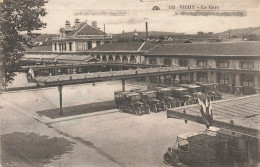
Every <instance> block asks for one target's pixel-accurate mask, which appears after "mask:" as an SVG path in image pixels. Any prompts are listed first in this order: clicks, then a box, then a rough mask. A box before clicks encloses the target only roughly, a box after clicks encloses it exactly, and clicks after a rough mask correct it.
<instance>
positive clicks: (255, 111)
mask: <svg viewBox="0 0 260 167" xmlns="http://www.w3.org/2000/svg"><path fill="white" fill-rule="evenodd" d="M259 102H260V94H256V95H250V96H244V97H239V98H235V99H228V100H219V101H214V102H212V108H213V119H214V121H216V122H217V123H218V125H222V124H223V126H224V125H225V127H226V126H227V125H231V123H230V122H231V120H232V121H233V122H234V124H233V125H234V128H233V129H232V130H235V131H237V132H241V133H249V131H250V130H254V131H256V132H257V133H255V135H258V136H259V137H260V103H259ZM184 110H185V111H186V114H187V115H190V116H193V118H195V117H197V116H200V115H201V113H200V110H199V108H198V105H190V106H184V107H180V108H176V109H170V110H168V111H167V115H172V114H173V115H176V113H177V114H178V113H183V111H184ZM219 127H220V128H221V126H219ZM225 127H224V129H225ZM222 128H223V127H222ZM230 129H231V128H230ZM243 130H245V131H243ZM250 135H252V134H250Z"/></svg>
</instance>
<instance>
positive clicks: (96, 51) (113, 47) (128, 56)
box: [86, 42, 156, 64]
mask: <svg viewBox="0 0 260 167" xmlns="http://www.w3.org/2000/svg"><path fill="white" fill-rule="evenodd" d="M155 46H156V45H153V44H150V43H146V42H115V43H108V44H104V45H101V46H98V47H96V48H93V49H91V50H89V51H87V52H86V53H88V54H90V55H92V56H93V57H95V58H97V59H99V60H100V61H101V62H107V63H123V64H141V63H144V56H143V54H144V53H145V52H147V51H148V50H150V49H152V48H153V47H155Z"/></svg>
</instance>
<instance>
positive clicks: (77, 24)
mask: <svg viewBox="0 0 260 167" xmlns="http://www.w3.org/2000/svg"><path fill="white" fill-rule="evenodd" d="M79 24H80V21H79V19H75V25H74V28H75V29H78V28H79Z"/></svg>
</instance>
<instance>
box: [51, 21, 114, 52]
mask: <svg viewBox="0 0 260 167" xmlns="http://www.w3.org/2000/svg"><path fill="white" fill-rule="evenodd" d="M111 41H112V35H109V34H106V33H105V32H103V31H101V30H100V28H98V26H97V22H96V21H93V22H92V23H91V25H89V24H88V23H87V22H80V21H79V19H75V25H74V26H71V24H70V22H69V21H66V24H65V28H61V29H60V35H59V36H58V37H53V38H52V52H53V53H75V52H84V51H86V50H89V49H92V48H95V47H96V46H99V45H102V44H104V43H110V42H111Z"/></svg>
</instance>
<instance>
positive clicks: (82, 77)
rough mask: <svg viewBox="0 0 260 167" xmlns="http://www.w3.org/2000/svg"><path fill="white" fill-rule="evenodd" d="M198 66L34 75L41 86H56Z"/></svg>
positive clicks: (132, 76)
mask: <svg viewBox="0 0 260 167" xmlns="http://www.w3.org/2000/svg"><path fill="white" fill-rule="evenodd" d="M200 70H201V69H199V68H188V67H161V68H145V69H134V70H124V71H108V72H95V73H82V74H66V75H56V76H44V77H43V76H41V77H36V78H35V81H36V82H37V83H38V84H39V85H42V86H57V85H70V84H80V83H87V82H99V81H106V80H119V79H131V78H138V77H145V76H159V75H167V74H179V73H187V72H193V71H200Z"/></svg>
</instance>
